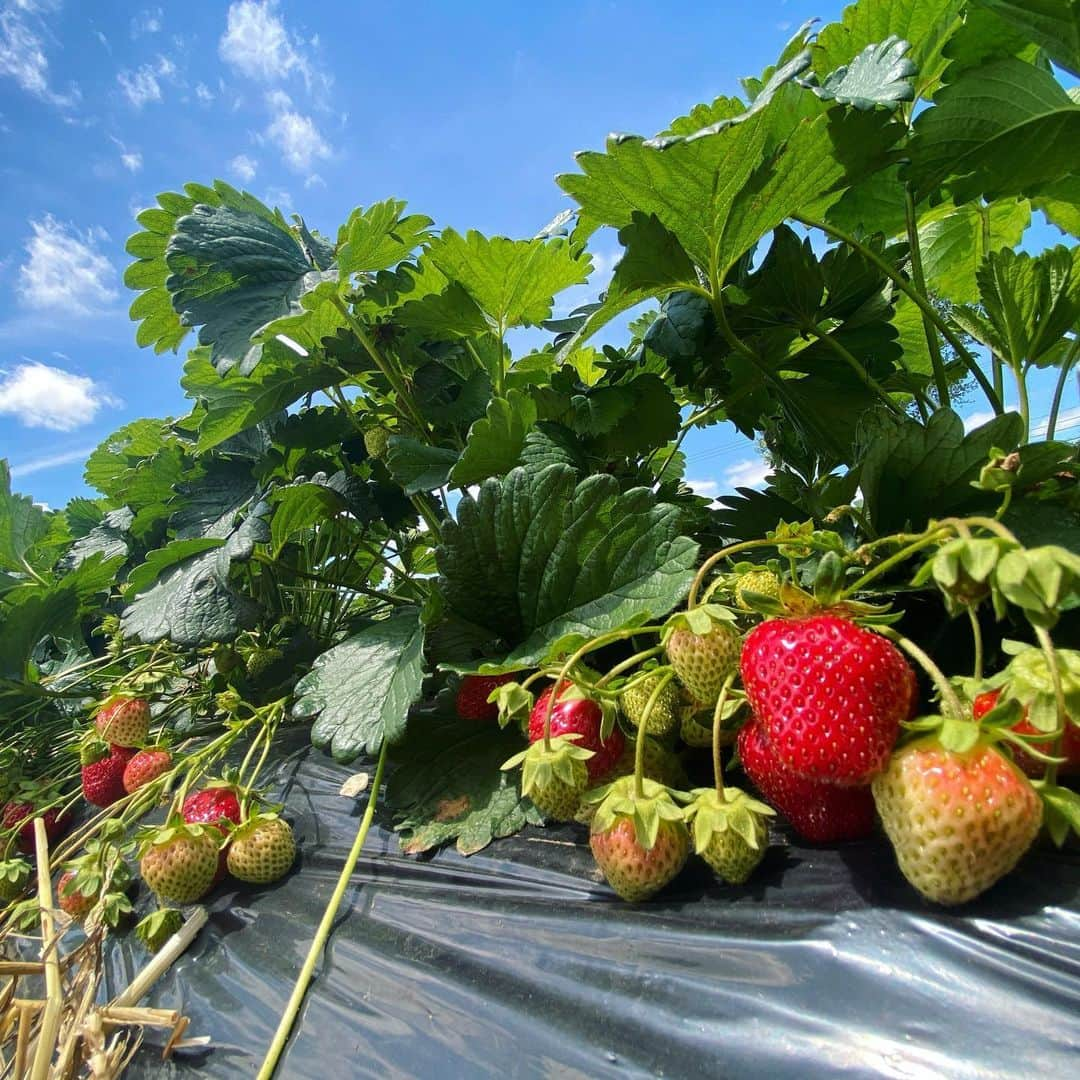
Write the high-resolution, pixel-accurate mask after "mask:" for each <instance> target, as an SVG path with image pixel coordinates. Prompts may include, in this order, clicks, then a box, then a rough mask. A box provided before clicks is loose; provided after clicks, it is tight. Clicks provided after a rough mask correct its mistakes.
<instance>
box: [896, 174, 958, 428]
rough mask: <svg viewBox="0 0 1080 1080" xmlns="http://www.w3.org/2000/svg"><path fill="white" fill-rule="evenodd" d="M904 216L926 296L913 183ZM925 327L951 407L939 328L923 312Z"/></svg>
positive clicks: (942, 400)
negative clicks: (912, 192)
mask: <svg viewBox="0 0 1080 1080" xmlns="http://www.w3.org/2000/svg"><path fill="white" fill-rule="evenodd" d="M904 216H905V218H906V221H907V236H908V249H909V255H910V258H911V277H912V280H913V282H914V284H915V288H916V289H917V290H918V291H919V292H920V293H921V294H922V295H923V296H926V276H925V274H924V273H923V264H922V248H921V245H920V244H919V223H918V221H917V219H916V216H915V198H914V196H913V195H912V194H911V185H910V184H905V185H904ZM923 329H924V331H925V332H926V347H927V348H928V349H929V350H930V364H931V366H932V367H933V369H934V383H935V385H936V386H937V392H938V402H939V404H941V405H943V406H944V407H945V408H948V407H949V380H948V377H947V376H946V374H945V361H944V360H943V359H942V358H941V344H940V342H939V341H938V336H937V329H936V327H935V326H934V324H933V323H932V322H931V321H930V319H929V318H928V317H927V315H926V312H925V311H924V312H923Z"/></svg>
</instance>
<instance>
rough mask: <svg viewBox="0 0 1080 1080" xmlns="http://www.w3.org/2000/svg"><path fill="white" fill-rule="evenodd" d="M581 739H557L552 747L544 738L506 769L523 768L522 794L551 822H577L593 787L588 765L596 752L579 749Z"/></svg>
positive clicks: (518, 755) (553, 741)
mask: <svg viewBox="0 0 1080 1080" xmlns="http://www.w3.org/2000/svg"><path fill="white" fill-rule="evenodd" d="M577 738H578V736H575V735H570V736H566V735H562V736H556V737H555V738H553V739H551V745H550V746H545V745H544V740H543V738H540V739H538V740H537V741H536V742H534V743H532V744H530V745H529V747H528V748H527V749H526V750H522V751H521V753H520V754H515V755H514V756H513V757H512V758H510V760H509V761H507V762H505V763H504V764H503V766H502V767H503V769H504V770H506V769H513V768H516V767H517V766H518V765H520V766H521V767H522V769H521V793H522V794H523V795H526V796H528V797H529V798H530V799H532V801H533V805H534V806H535V807H536V809H537V810H539V811H540V813H541V814H543V815H544V817H545V818H547V819H548V820H549V821H573V820H574V816H575V815H576V814H577V812H578V808H579V806H580V803H581V796H582V794H583V792H584V791H585V788H586V786H587V785H588V783H589V770H588V769H587V768H586V765H585V763H586V762H587V761H588V760H589V758H591V757H592V756H593V755H592V751H591V750H585V749H583V748H582V747H580V746H575V745H574V742H575V741H576V739H577Z"/></svg>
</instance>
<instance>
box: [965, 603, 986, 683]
mask: <svg viewBox="0 0 1080 1080" xmlns="http://www.w3.org/2000/svg"><path fill="white" fill-rule="evenodd" d="M967 613H968V621H969V622H970V623H971V637H972V641H973V642H974V645H975V670H974V672H973V675H974V677H975V678H976V679H981V678H982V677H983V637H982V627H981V626H980V625H979V613H978V611H976V610H975V605H974V604H968V606H967Z"/></svg>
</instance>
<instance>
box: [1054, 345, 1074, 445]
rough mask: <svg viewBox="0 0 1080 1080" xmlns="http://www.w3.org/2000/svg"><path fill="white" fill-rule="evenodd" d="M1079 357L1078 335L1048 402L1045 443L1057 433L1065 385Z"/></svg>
mask: <svg viewBox="0 0 1080 1080" xmlns="http://www.w3.org/2000/svg"><path fill="white" fill-rule="evenodd" d="M1078 355H1080V333H1078V334H1077V335H1076V338H1075V340H1074V341H1073V347H1072V349H1071V350H1070V351H1069V355H1068V356H1067V357H1066V358H1065V362H1064V363H1063V364H1062V365H1061V374H1060V375H1058V381H1057V385H1056V386H1055V387H1054V398H1053V400H1052V401H1051V402H1050V416H1049V417H1048V418H1047V421H1046V441H1047V442H1049V441H1050V440H1051V439H1052V438H1053V437H1054V433H1055V432H1056V431H1057V422H1058V412H1059V410H1060V409H1061V398H1062V395H1063V394H1064V393H1065V383H1066V381H1067V380H1068V377H1069V371H1070V370H1071V369H1072V366H1073V364H1075V363H1076V358H1077V356H1078Z"/></svg>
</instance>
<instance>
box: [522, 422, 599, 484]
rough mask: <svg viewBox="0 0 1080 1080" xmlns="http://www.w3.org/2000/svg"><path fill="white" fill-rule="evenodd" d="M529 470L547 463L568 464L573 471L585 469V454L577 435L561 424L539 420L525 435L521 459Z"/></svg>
mask: <svg viewBox="0 0 1080 1080" xmlns="http://www.w3.org/2000/svg"><path fill="white" fill-rule="evenodd" d="M519 464H521V465H523V466H524V467H525V468H526V469H528V470H529V471H530V472H534V473H535V472H539V471H540V470H541V469H543V468H546V467H547V466H548V465H569V466H570V468H572V469H573V470H574V471H575V472H578V473H582V472H584V471H585V455H584V452H583V450H582V447H581V443H580V442H579V441H578V439H577V436H575V435H574V433H573V432H572V431H570V430H569V429H568V428H565V427H563V425H562V424H554V423H551V422H550V421H541V422H540V423H539V424H537V425H536V428H535V429H534V430H533V431H530V432H529V434H528V435H526V436H525V445H524V446H523V447H522V448H521V460H520V462H519Z"/></svg>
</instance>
